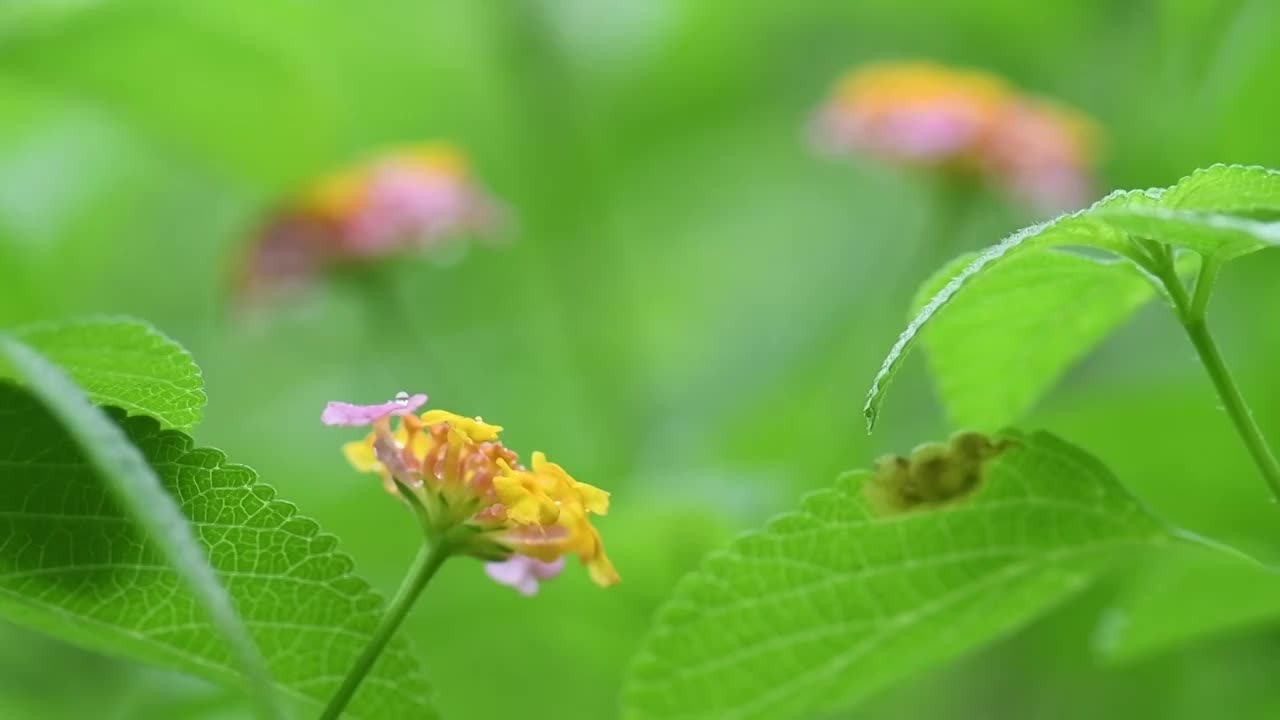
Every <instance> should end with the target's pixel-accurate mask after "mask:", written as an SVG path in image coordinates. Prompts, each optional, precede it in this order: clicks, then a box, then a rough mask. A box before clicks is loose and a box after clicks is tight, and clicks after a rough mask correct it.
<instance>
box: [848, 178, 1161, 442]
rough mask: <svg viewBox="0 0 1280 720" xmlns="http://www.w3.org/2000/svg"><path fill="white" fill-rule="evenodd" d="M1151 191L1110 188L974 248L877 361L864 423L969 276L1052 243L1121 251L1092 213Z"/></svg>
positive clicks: (1117, 234) (1148, 196)
mask: <svg viewBox="0 0 1280 720" xmlns="http://www.w3.org/2000/svg"><path fill="white" fill-rule="evenodd" d="M1156 197H1158V195H1155V194H1153V193H1151V192H1148V191H1129V192H1115V193H1112V194H1111V195H1109V196H1107V197H1106V198H1104V199H1102V200H1099V201H1098V202H1097V203H1095V204H1094V205H1093V206H1092V207H1090V208H1089V209H1087V210H1081V211H1080V212H1077V213H1074V214H1071V215H1063V216H1061V217H1059V218H1057V219H1056V220H1052V221H1050V222H1046V223H1042V224H1040V225H1033V226H1031V227H1028V228H1024V229H1022V230H1019V231H1018V232H1016V233H1014V234H1012V235H1010V236H1009V237H1007V238H1005V239H1004V240H1003V241H1002V242H1001V243H1000V244H998V245H995V246H993V247H990V248H988V249H987V250H985V251H984V252H982V253H980V254H978V255H977V256H976V257H974V258H973V260H972V261H970V262H969V264H968V265H966V266H965V267H964V269H963V270H961V271H960V272H959V273H957V274H956V275H955V276H953V277H952V278H951V280H950V281H948V282H947V283H946V284H945V285H943V286H942V287H941V288H940V289H939V290H938V291H937V292H936V293H934V294H933V296H932V298H931V299H930V300H929V301H928V302H927V303H925V304H924V306H923V307H921V308H920V311H919V312H918V313H917V314H916V316H915V318H914V319H913V320H912V321H911V323H910V324H909V325H908V326H907V328H906V330H903V331H902V334H901V335H899V336H898V340H897V342H895V343H894V345H893V347H892V348H891V349H890V350H889V355H888V356H887V357H886V358H885V360H884V363H883V364H882V365H881V366H880V371H879V372H878V373H876V377H875V379H874V380H873V381H872V384H871V389H870V390H869V391H868V393H867V401H866V405H865V406H864V408H863V414H864V415H865V416H866V419H867V429H868V430H871V429H873V428H874V427H875V423H876V420H877V419H878V418H879V415H880V406H881V404H883V402H884V396H885V393H886V392H887V391H888V388H889V383H891V382H892V381H893V376H894V375H895V374H896V373H897V372H898V368H899V367H901V365H902V361H903V360H904V359H905V358H906V355H907V352H908V351H909V350H910V349H911V347H912V346H913V345H914V344H915V342H916V340H917V338H918V337H919V335H920V332H921V331H922V330H923V329H924V328H925V326H926V325H928V324H929V323H930V322H931V321H933V319H934V318H935V317H936V316H937V315H938V314H939V313H941V312H942V311H943V310H944V309H946V308H947V307H948V305H949V304H950V303H952V302H953V301H954V300H955V299H956V298H957V297H958V296H960V295H961V294H962V293H963V294H964V295H965V296H966V297H967V296H968V295H969V292H968V291H969V285H970V281H971V280H973V279H974V278H975V277H977V276H978V275H979V274H980V273H983V272H986V271H989V270H990V269H992V268H995V267H997V266H998V265H999V264H1000V263H1002V262H1004V261H1008V260H1009V259H1012V258H1014V257H1016V256H1018V255H1020V254H1022V253H1027V252H1031V251H1035V250H1045V249H1048V248H1054V247H1063V246H1074V247H1091V248H1095V249H1099V250H1105V251H1110V252H1113V253H1117V254H1123V253H1125V252H1128V251H1129V240H1128V238H1127V236H1126V235H1125V234H1124V233H1123V232H1121V231H1120V230H1118V229H1116V228H1114V227H1112V226H1110V225H1107V224H1106V223H1104V222H1102V221H1101V220H1099V219H1096V218H1095V217H1094V216H1093V213H1095V212H1096V211H1097V210H1099V209H1101V208H1121V207H1131V206H1137V205H1146V204H1150V203H1153V202H1155V198H1156Z"/></svg>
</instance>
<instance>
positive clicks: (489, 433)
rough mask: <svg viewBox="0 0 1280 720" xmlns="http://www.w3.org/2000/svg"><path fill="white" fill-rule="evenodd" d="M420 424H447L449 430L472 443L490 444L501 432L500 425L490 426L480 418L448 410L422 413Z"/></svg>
mask: <svg viewBox="0 0 1280 720" xmlns="http://www.w3.org/2000/svg"><path fill="white" fill-rule="evenodd" d="M422 423H423V424H424V425H438V424H440V423H447V424H448V425H449V427H450V428H453V429H454V430H457V431H458V432H460V433H462V434H463V435H466V436H467V438H468V439H469V440H471V441H472V442H491V441H494V440H497V439H498V433H500V432H502V426H501V425H490V424H488V423H486V422H485V421H483V420H481V419H480V418H469V417H466V416H465V415H456V414H454V413H451V412H449V411H448V410H428V411H426V412H424V413H422Z"/></svg>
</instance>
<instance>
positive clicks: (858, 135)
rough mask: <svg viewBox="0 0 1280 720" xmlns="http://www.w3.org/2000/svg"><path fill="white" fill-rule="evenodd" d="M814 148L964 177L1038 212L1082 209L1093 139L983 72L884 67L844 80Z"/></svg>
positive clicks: (1085, 121)
mask: <svg viewBox="0 0 1280 720" xmlns="http://www.w3.org/2000/svg"><path fill="white" fill-rule="evenodd" d="M813 135H814V139H815V141H816V142H817V143H818V145H819V146H820V147H821V148H823V149H824V150H826V151H829V152H833V153H859V154H867V155H872V156H875V157H879V158H882V159H884V160H887V161H889V162H893V163H898V164H903V165H925V166H934V167H938V166H943V167H948V168H952V169H961V170H966V171H973V172H976V173H977V174H979V175H981V176H983V177H986V178H988V179H989V180H991V181H993V182H994V183H995V184H997V185H998V186H1000V187H1003V188H1005V189H1006V190H1007V191H1008V192H1009V193H1011V194H1013V195H1014V196H1016V197H1018V198H1020V199H1022V200H1023V201H1025V202H1028V203H1030V204H1032V205H1034V206H1035V207H1037V208H1038V209H1041V210H1045V211H1058V210H1065V209H1069V208H1075V207H1079V206H1081V205H1083V204H1084V203H1085V202H1087V200H1088V198H1089V195H1090V193H1091V188H1092V175H1093V166H1094V164H1095V155H1096V153H1097V136H1098V132H1097V130H1096V127H1095V125H1094V123H1093V122H1092V121H1091V120H1089V118H1087V117H1086V116H1085V115H1083V114H1081V113H1079V112H1077V111H1075V110H1072V109H1070V108H1067V107H1065V106H1063V105H1061V104H1058V103H1052V102H1048V101H1045V100H1042V99H1038V98H1034V97H1031V96H1029V95H1026V94H1024V93H1022V92H1019V91H1018V90H1017V89H1015V88H1013V87H1012V86H1010V85H1009V84H1008V83H1006V82H1005V81H1004V80H1003V79H1001V78H999V77H997V76H995V75H992V74H989V73H984V72H979V71H974V70H964V69H955V68H949V67H945V66H942V65H937V64H934V63H930V62H891V63H880V64H874V65H869V66H865V67H862V68H857V69H855V70H852V71H851V72H849V73H848V74H846V75H845V76H844V77H843V78H841V80H840V81H839V83H838V84H837V85H836V88H835V90H834V91H833V92H832V94H831V96H830V97H829V98H828V99H827V100H826V101H825V102H824V103H823V105H822V106H821V107H820V108H819V110H818V112H817V114H816V117H815V119H814V123H813Z"/></svg>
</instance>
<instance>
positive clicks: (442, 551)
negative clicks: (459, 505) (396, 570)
mask: <svg viewBox="0 0 1280 720" xmlns="http://www.w3.org/2000/svg"><path fill="white" fill-rule="evenodd" d="M450 554H451V547H450V545H449V544H448V543H446V542H440V543H435V544H430V545H429V544H423V546H422V549H421V550H419V551H418V557H417V558H416V559H415V560H414V561H413V565H412V566H411V567H410V568H409V573H408V574H407V575H405V578H404V582H403V583H402V584H401V585H400V590H399V592H397V593H396V597H395V599H394V600H392V601H391V605H390V607H388V608H387V614H386V615H384V616H383V618H382V623H381V624H380V625H379V626H378V629H377V630H376V631H374V634H373V639H371V640H370V641H369V645H368V646H366V647H365V649H364V652H363V653H361V655H360V657H359V659H357V660H356V663H355V665H352V666H351V670H350V671H348V672H347V677H346V678H345V679H344V680H343V681H342V686H341V687H339V688H338V691H337V692H336V693H334V695H333V698H332V699H331V700H329V705H328V706H327V707H325V709H324V713H323V714H322V715H321V716H320V720H336V719H337V718H338V717H339V716H341V715H342V711H343V710H344V709H345V708H346V707H347V704H348V703H350V702H351V698H352V696H354V695H355V693H356V690H357V689H358V688H359V687H360V683H361V682H362V681H363V680H364V678H365V676H366V675H368V674H369V671H370V670H372V669H373V666H374V664H375V663H376V662H377V661H378V657H379V656H381V655H382V651H383V650H384V649H386V647H387V644H388V643H389V642H391V638H392V637H393V636H395V634H396V631H397V630H398V629H399V628H400V624H401V623H402V622H404V619H405V617H406V616H408V614H409V610H410V609H411V608H412V607H413V605H414V603H415V602H417V600H418V596H419V595H421V594H422V591H423V589H424V588H426V587H427V583H429V582H431V578H433V577H435V574H436V571H437V570H439V569H440V566H441V565H444V561H445V560H447V559H449V555H450Z"/></svg>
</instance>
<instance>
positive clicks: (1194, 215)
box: [1098, 208, 1280, 263]
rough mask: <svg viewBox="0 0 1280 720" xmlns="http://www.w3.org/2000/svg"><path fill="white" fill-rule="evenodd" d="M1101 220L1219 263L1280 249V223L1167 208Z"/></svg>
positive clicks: (1116, 214) (1109, 214) (1108, 215)
mask: <svg viewBox="0 0 1280 720" xmlns="http://www.w3.org/2000/svg"><path fill="white" fill-rule="evenodd" d="M1098 217H1100V218H1102V219H1103V220H1105V221H1106V222H1107V223H1109V224H1111V225H1113V226H1114V227H1116V228H1119V229H1121V230H1123V231H1125V232H1127V233H1130V234H1132V235H1134V236H1135V237H1141V238H1147V239H1149V240H1155V241H1157V242H1162V243H1165V244H1168V245H1174V246H1177V247H1185V248H1188V249H1191V250H1194V251H1195V252H1196V253H1197V254H1199V255H1200V256H1202V257H1204V258H1206V259H1210V258H1211V259H1213V260H1214V261H1216V262H1219V263H1221V262H1226V261H1228V260H1234V259H1236V258H1238V257H1241V256H1243V255H1248V254H1249V253H1253V252H1257V251H1259V250H1263V249H1266V248H1268V247H1274V246H1280V222H1259V221H1257V220H1250V219H1248V218H1243V217H1237V216H1234V215H1225V214H1222V213H1208V212H1195V211H1189V210H1168V209H1165V208H1125V209H1117V210H1112V211H1104V212H1101V213H1099V214H1098Z"/></svg>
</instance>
